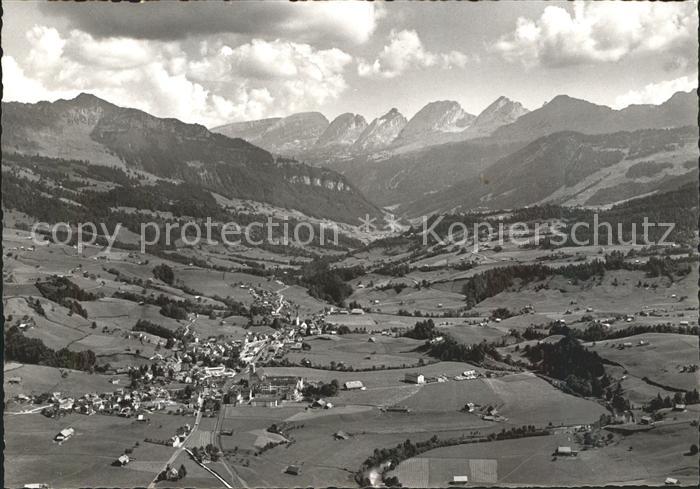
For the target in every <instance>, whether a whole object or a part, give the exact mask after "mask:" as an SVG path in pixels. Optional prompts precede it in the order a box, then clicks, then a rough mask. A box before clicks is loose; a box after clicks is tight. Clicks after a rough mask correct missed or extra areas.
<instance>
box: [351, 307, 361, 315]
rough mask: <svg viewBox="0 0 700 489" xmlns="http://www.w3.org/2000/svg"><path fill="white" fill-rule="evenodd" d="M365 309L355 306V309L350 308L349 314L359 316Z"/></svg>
mask: <svg viewBox="0 0 700 489" xmlns="http://www.w3.org/2000/svg"><path fill="white" fill-rule="evenodd" d="M364 313H365V311H363V310H362V309H360V308H355V309H350V314H355V315H356V316H359V315H361V314H364Z"/></svg>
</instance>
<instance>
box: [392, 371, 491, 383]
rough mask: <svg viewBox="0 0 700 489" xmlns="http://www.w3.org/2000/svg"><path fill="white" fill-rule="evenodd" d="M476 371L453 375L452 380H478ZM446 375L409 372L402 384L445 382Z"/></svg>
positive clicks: (446, 379)
mask: <svg viewBox="0 0 700 489" xmlns="http://www.w3.org/2000/svg"><path fill="white" fill-rule="evenodd" d="M478 378H479V374H478V373H477V371H476V370H465V371H464V372H462V374H461V375H455V376H454V380H474V379H478ZM448 380H449V379H448V377H447V375H436V376H425V375H423V374H422V373H420V372H409V373H407V374H405V375H404V382H406V383H408V384H430V383H435V382H447V381H448Z"/></svg>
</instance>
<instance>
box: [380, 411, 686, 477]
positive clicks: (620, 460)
mask: <svg viewBox="0 0 700 489" xmlns="http://www.w3.org/2000/svg"><path fill="white" fill-rule="evenodd" d="M693 432H694V430H692V429H689V425H688V424H687V423H683V424H678V425H670V426H667V427H663V428H656V429H654V430H651V431H648V432H639V433H635V434H633V435H629V436H626V437H616V438H615V440H614V441H613V443H611V444H610V445H607V446H605V447H603V448H596V449H591V450H585V451H581V452H579V454H578V456H577V457H572V458H562V457H553V456H552V454H553V453H554V451H555V450H556V447H557V446H561V445H564V446H571V445H572V436H571V434H570V433H566V432H563V433H558V434H555V435H551V436H545V437H534V438H524V439H517V440H503V441H495V442H489V443H478V444H470V445H460V446H454V447H444V448H437V449H435V450H431V451H428V452H425V453H423V454H421V456H420V458H418V459H410V460H408V461H406V462H403V463H402V464H401V465H399V467H398V470H396V471H394V472H393V473H390V475H392V474H394V473H395V474H396V475H398V476H399V480H400V481H401V482H402V483H403V484H404V486H407V487H444V486H445V485H447V484H448V483H449V482H450V481H451V480H452V477H453V476H455V475H467V476H468V477H469V480H470V483H471V482H473V483H479V482H484V483H488V482H497V483H498V484H499V485H501V484H505V485H507V484H515V485H531V484H534V485H559V486H580V485H586V484H591V485H593V484H596V485H597V484H615V483H625V484H634V483H636V484H651V485H661V484H663V481H664V480H665V478H666V477H675V478H677V479H678V480H679V481H680V482H681V483H682V484H683V485H693V484H697V481H698V476H697V463H698V457H697V456H688V455H687V454H686V452H687V450H688V446H690V444H691V443H693V439H694V438H697V434H696V433H695V434H694V433H693ZM695 441H697V440H695ZM475 460H490V461H491V462H490V463H489V464H488V465H490V466H491V467H492V468H494V467H495V469H496V470H495V472H496V481H490V480H480V479H482V477H483V472H481V471H479V470H477V471H475V470H474V469H475V468H477V469H478V468H481V467H479V465H483V464H481V463H477V464H476V466H477V467H475V464H474V463H473V461H475ZM417 467H422V468H423V470H422V471H421V470H417Z"/></svg>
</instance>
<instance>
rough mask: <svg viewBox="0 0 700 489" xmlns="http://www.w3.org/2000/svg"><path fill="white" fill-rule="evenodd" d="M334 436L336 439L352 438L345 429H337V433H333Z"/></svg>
mask: <svg viewBox="0 0 700 489" xmlns="http://www.w3.org/2000/svg"><path fill="white" fill-rule="evenodd" d="M333 438H335V439H336V440H347V439H348V438H350V435H348V434H347V433H346V432H344V431H336V432H335V433H333Z"/></svg>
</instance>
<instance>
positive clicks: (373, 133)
mask: <svg viewBox="0 0 700 489" xmlns="http://www.w3.org/2000/svg"><path fill="white" fill-rule="evenodd" d="M406 123H407V121H406V118H405V117H404V116H403V115H402V114H401V113H400V112H399V111H398V110H397V109H396V108H393V109H391V110H390V111H389V112H387V113H386V114H384V115H383V116H381V117H378V118H376V119H374V120H373V121H372V122H371V123H370V125H369V126H367V128H365V130H364V131H362V134H360V136H359V137H358V138H357V141H355V143H354V144H353V145H352V147H351V148H350V149H351V150H352V151H353V152H356V153H367V152H371V151H379V150H382V149H384V148H387V147H389V146H390V145H391V143H392V142H393V141H394V140H395V139H396V137H397V136H398V135H399V134H400V133H401V130H403V128H404V127H405V126H406Z"/></svg>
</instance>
